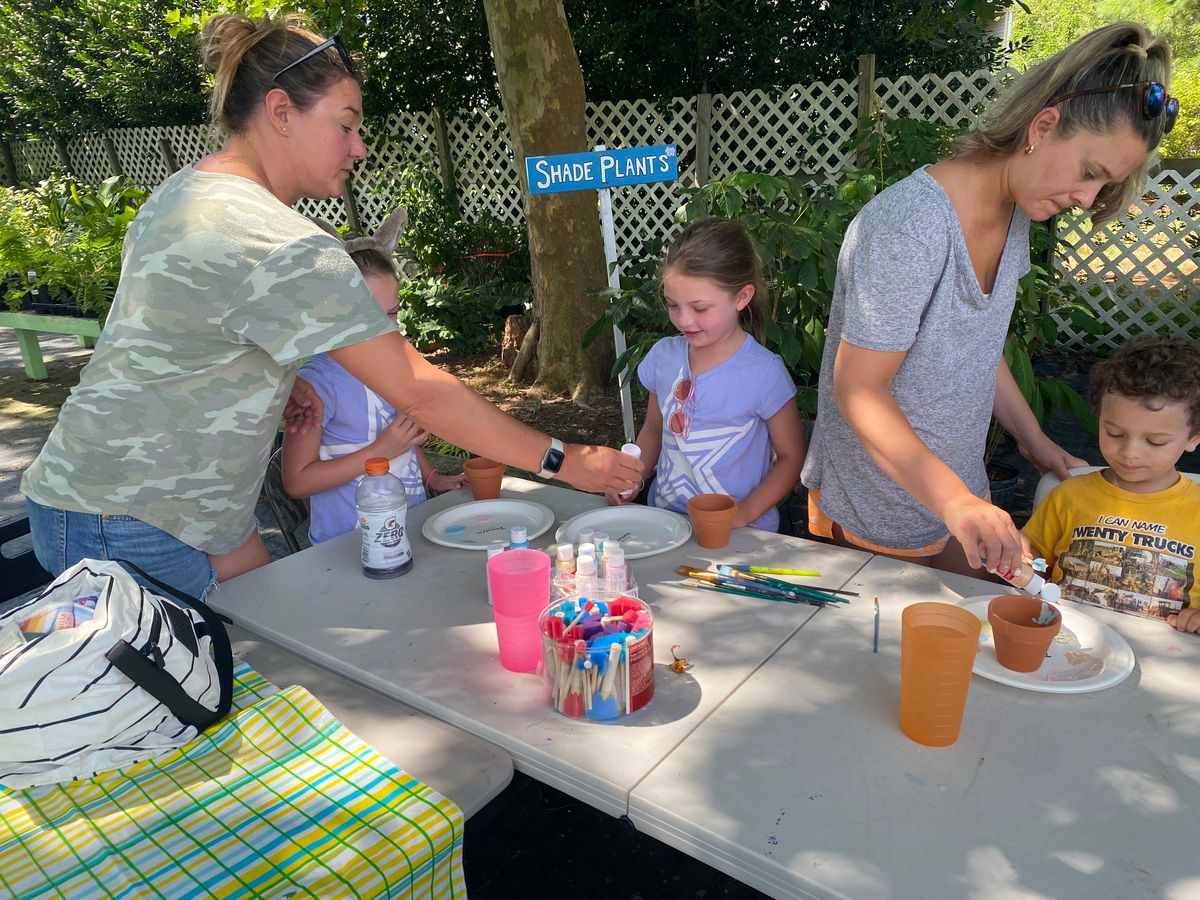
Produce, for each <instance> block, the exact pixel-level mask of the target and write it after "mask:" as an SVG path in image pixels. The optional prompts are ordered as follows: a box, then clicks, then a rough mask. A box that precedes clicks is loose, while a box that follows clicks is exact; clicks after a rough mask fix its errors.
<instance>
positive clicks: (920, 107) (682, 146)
mask: <svg viewBox="0 0 1200 900" xmlns="http://www.w3.org/2000/svg"><path fill="white" fill-rule="evenodd" d="M1011 74H1012V72H1011V70H1006V71H1004V72H999V73H993V72H990V71H988V70H986V69H984V70H979V71H977V72H971V73H961V72H957V73H950V74H949V75H944V76H938V75H925V76H921V77H911V76H903V77H900V78H896V79H887V78H876V79H875V80H874V83H873V88H874V90H875V95H876V108H877V109H879V110H881V111H883V112H886V113H888V114H890V115H894V116H902V115H905V116H912V117H914V118H919V119H926V120H931V121H935V122H940V123H942V124H945V125H948V126H951V127H954V128H964V127H967V126H969V125H972V124H974V123H975V122H976V121H977V119H978V117H979V115H980V114H981V112H982V110H983V109H984V107H985V105H986V103H987V101H988V99H989V98H990V97H991V96H992V95H994V94H995V93H996V92H997V91H998V90H999V89H1001V88H1002V87H1003V85H1004V83H1005V81H1006V80H1007V79H1008V78H1009V77H1010V76H1011ZM709 108H710V111H711V115H710V118H709V127H708V132H707V147H708V175H709V177H722V176H724V175H728V174H730V173H732V172H735V171H746V170H757V171H769V172H777V173H785V174H796V173H804V174H810V175H813V176H814V177H818V178H821V177H825V178H829V177H836V176H837V174H838V173H839V172H840V171H842V170H844V169H845V168H846V166H847V165H849V164H850V163H851V162H852V158H851V157H850V155H849V154H848V151H847V148H846V144H847V141H848V139H849V138H850V137H851V136H852V135H853V133H854V129H855V127H856V123H857V119H858V115H859V110H858V96H857V85H856V84H855V83H854V82H850V81H844V80H837V81H833V82H829V83H814V84H808V85H795V86H793V87H791V88H788V89H786V90H783V91H780V92H764V91H748V92H737V93H732V94H728V95H721V94H717V95H713V96H712V97H711V98H710V107H709ZM699 127H700V125H699V117H698V112H697V100H696V98H674V99H672V100H671V101H669V102H666V103H662V104H656V103H653V102H651V101H646V100H634V101H619V102H605V103H597V104H589V106H588V110H587V130H588V141H589V144H590V145H594V144H597V143H603V144H606V145H607V146H609V147H633V146H645V145H650V144H660V143H674V144H676V145H677V146H678V147H679V174H680V177H679V180H678V181H677V182H675V183H670V184H667V183H660V184H650V185H640V186H638V187H635V188H630V189H621V190H618V191H615V192H614V194H613V213H614V219H615V223H616V229H617V244H618V250H619V251H620V252H629V251H635V250H637V249H639V248H641V247H642V246H643V245H644V244H645V242H646V241H649V240H652V239H654V238H657V237H665V236H666V235H668V234H669V233H670V232H671V231H672V229H673V217H674V214H675V212H676V210H677V209H678V208H679V206H680V204H681V203H682V200H683V197H684V190H685V189H686V188H687V187H688V186H690V185H693V184H695V181H696V178H697V154H698V153H699V146H698V145H699V144H700V143H702V142H703V140H704V138H703V136H701V135H698V134H697V129H698V128H699ZM109 135H110V137H111V138H112V140H113V142H114V144H115V146H116V150H117V156H118V158H119V160H120V162H121V166H122V168H123V169H124V171H125V172H126V174H127V175H129V176H130V178H131V179H132V180H133V181H134V182H135V183H137V184H139V185H141V186H142V187H145V188H154V187H155V186H157V185H158V184H159V183H160V182H161V181H162V180H163V179H164V178H165V177H166V175H167V173H168V165H167V162H166V155H165V154H164V152H163V148H162V142H163V141H164V140H165V141H166V142H168V144H169V146H170V151H171V152H170V154H169V155H171V156H173V157H174V159H175V161H176V163H177V164H178V165H185V164H187V163H189V162H193V161H195V160H197V159H199V158H200V157H201V156H203V155H204V154H205V153H207V152H209V150H210V149H211V148H212V147H213V146H214V142H213V141H212V139H211V132H210V129H209V128H207V127H206V126H174V127H162V128H127V129H120V130H114V131H112V132H109ZM446 137H447V141H448V144H449V154H450V164H451V167H452V169H453V172H454V180H455V184H456V188H457V192H458V196H459V205H460V212H461V214H462V215H463V216H464V218H467V219H472V220H474V219H479V218H480V217H482V216H484V215H492V216H495V217H497V218H498V219H501V220H502V221H507V222H520V221H521V220H522V218H523V206H522V196H521V187H520V178H519V175H518V161H517V160H515V159H514V158H513V153H512V147H511V142H510V140H509V134H508V128H507V124H506V122H505V118H504V114H503V111H502V110H500V109H496V108H491V109H483V110H469V111H461V112H460V113H459V114H458V115H456V116H453V117H451V118H450V119H449V121H448V122H447V123H446ZM364 139H365V140H366V142H367V145H368V149H369V155H368V158H367V160H366V161H365V162H364V163H363V164H362V165H360V166H359V168H358V172H357V173H356V179H355V197H356V200H357V205H358V209H359V215H360V219H361V221H362V223H363V225H364V227H367V228H375V227H377V226H378V224H379V223H380V221H382V219H383V217H384V216H386V215H387V213H388V212H390V211H391V209H392V208H393V207H394V205H395V203H396V198H395V196H394V190H393V188H392V184H393V183H394V182H393V180H392V179H393V177H394V175H395V173H396V170H397V169H398V168H400V167H404V166H410V165H422V166H427V167H429V168H431V169H434V170H436V169H437V167H438V166H439V165H440V164H442V163H439V159H440V155H439V151H438V141H437V123H436V119H435V117H434V115H433V114H431V113H426V112H415V113H413V112H403V113H393V114H391V115H389V116H388V117H387V118H386V119H385V120H383V121H377V122H371V123H368V125H367V126H366V127H365V128H364ZM13 151H14V158H15V162H16V165H17V168H18V169H19V170H21V175H22V177H23V178H27V179H31V180H35V181H36V180H40V179H42V178H45V177H46V176H47V175H48V174H50V172H51V171H53V170H56V169H59V168H60V167H61V162H60V160H59V157H58V153H57V151H56V149H55V146H54V144H53V142H51V141H47V140H42V141H29V142H25V143H20V144H15V145H14V147H13ZM68 156H69V157H70V159H71V164H72V169H73V170H74V172H73V174H75V175H77V176H80V177H83V178H86V179H87V180H90V181H100V180H102V179H103V178H104V177H107V175H109V174H111V172H110V166H109V163H108V159H107V155H106V153H105V152H104V146H103V141H102V139H101V138H100V137H99V136H95V135H84V136H80V137H77V138H75V139H73V140H72V141H70V142H69V144H68ZM1196 177H1197V176H1192V180H1191V181H1189V180H1188V179H1187V178H1186V177H1184V176H1181V175H1180V174H1179V173H1177V172H1163V173H1161V174H1160V175H1158V176H1157V177H1156V178H1155V179H1154V180H1153V182H1152V183H1151V185H1150V188H1149V192H1148V195H1147V200H1146V202H1145V203H1143V204H1142V206H1141V207H1139V209H1138V210H1137V213H1136V215H1135V216H1133V217H1131V218H1128V219H1125V220H1122V222H1120V223H1116V224H1113V225H1110V226H1107V227H1106V228H1103V229H1098V230H1096V232H1095V233H1093V232H1091V231H1090V230H1088V229H1086V228H1085V225H1084V221H1083V220H1076V219H1072V218H1070V217H1062V218H1060V220H1059V234H1060V237H1062V238H1064V240H1065V241H1066V242H1067V244H1068V250H1067V252H1066V253H1065V254H1064V255H1063V256H1061V257H1060V258H1058V259H1056V261H1055V264H1056V265H1057V266H1058V267H1059V269H1060V270H1061V271H1063V272H1064V273H1065V274H1066V275H1067V276H1069V278H1070V279H1072V280H1073V282H1074V283H1075V284H1077V285H1078V287H1079V289H1080V290H1081V291H1082V292H1083V293H1084V294H1085V295H1086V297H1087V298H1088V302H1090V303H1092V304H1093V305H1094V306H1095V307H1096V309H1097V310H1098V312H1099V315H1100V316H1101V319H1102V321H1103V322H1105V324H1106V325H1107V326H1108V327H1109V329H1110V334H1109V335H1108V336H1100V337H1093V336H1091V335H1081V334H1076V333H1075V332H1074V331H1073V330H1072V329H1071V327H1070V324H1069V323H1067V322H1063V323H1062V332H1061V333H1063V334H1066V335H1068V336H1069V337H1068V339H1067V340H1068V343H1067V346H1069V347H1073V348H1078V347H1085V348H1096V347H1103V346H1114V345H1116V344H1117V343H1119V342H1120V341H1121V340H1123V339H1124V338H1125V337H1126V336H1128V335H1130V334H1133V333H1137V332H1139V331H1146V330H1154V331H1158V330H1167V329H1174V330H1177V331H1183V332H1188V333H1198V332H1200V301H1198V300H1197V296H1198V294H1200V273H1198V272H1197V269H1196V262H1197V257H1196V241H1197V237H1196V235H1197V225H1200V212H1198V210H1200V199H1198V198H1200V189H1198V188H1197V183H1196ZM299 209H300V210H301V212H304V213H305V214H308V215H319V216H322V217H323V218H326V219H328V220H329V221H331V222H333V223H334V224H337V225H344V224H346V222H347V216H346V209H345V205H344V204H343V202H342V200H341V199H340V198H338V199H334V200H327V201H307V200H306V201H303V202H302V203H301V204H300V205H299Z"/></svg>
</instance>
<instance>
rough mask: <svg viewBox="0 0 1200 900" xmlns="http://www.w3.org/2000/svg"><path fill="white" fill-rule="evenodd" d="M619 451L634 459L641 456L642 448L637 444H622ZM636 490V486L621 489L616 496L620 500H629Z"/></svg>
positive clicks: (635, 494)
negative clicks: (625, 489)
mask: <svg viewBox="0 0 1200 900" xmlns="http://www.w3.org/2000/svg"><path fill="white" fill-rule="evenodd" d="M621 452H622V453H624V454H626V455H627V456H632V457H633V458H634V459H641V458H642V448H641V447H639V446H638V445H637V444H622V445H621ZM638 490H639V489H638V488H630V489H629V490H627V491H621V493H619V494H617V496H618V497H620V498H621V499H622V500H631V499H633V498H634V497H636V496H637V493H638Z"/></svg>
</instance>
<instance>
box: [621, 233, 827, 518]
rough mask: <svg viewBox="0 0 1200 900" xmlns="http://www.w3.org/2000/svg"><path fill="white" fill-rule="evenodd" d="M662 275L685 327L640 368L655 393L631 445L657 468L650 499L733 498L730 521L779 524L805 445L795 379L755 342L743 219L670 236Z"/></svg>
mask: <svg viewBox="0 0 1200 900" xmlns="http://www.w3.org/2000/svg"><path fill="white" fill-rule="evenodd" d="M662 282H663V295H664V296H665V298H666V301H667V311H668V314H669V315H670V317H671V324H673V325H674V326H675V327H676V328H678V329H679V331H680V334H679V335H678V336H672V337H667V338H663V339H662V340H661V341H659V342H658V343H657V344H655V345H654V346H653V347H652V348H651V350H650V352H649V353H648V354H646V358H645V359H643V360H642V362H641V364H640V365H639V366H638V378H639V379H640V380H641V382H642V385H643V386H644V387H645V388H646V390H648V391H649V392H650V400H649V404H648V405H647V409H646V421H645V423H643V425H642V430H641V432H639V434H638V437H637V444H638V446H639V447H640V448H641V450H642V455H641V459H642V463H643V465H644V466H645V473H646V475H648V474H649V472H650V471H651V470H652V469H653V468H654V467H655V465H656V464H657V468H658V472H657V476H656V478H655V479H654V483H653V484H652V485H651V487H650V503H651V504H652V505H654V506H659V507H663V508H666V509H671V510H675V511H676V512H686V511H687V501H688V498H689V497H694V496H696V495H697V494H714V493H715V494H728V495H729V496H731V497H733V498H734V499H735V500H737V502H738V508H737V516H736V517H735V518H734V523H733V524H734V526H736V527H741V526H745V525H749V526H751V527H753V528H763V529H767V530H770V531H774V530H775V529H776V528H777V527H778V525H779V513H778V512H777V511H776V509H775V504H776V503H778V502H779V501H780V500H782V499H783V498H784V497H785V496H787V494H788V492H789V491H791V490H792V488H793V487H794V486H795V484H796V482H797V481H798V480H799V478H800V470H801V468H802V467H803V465H804V448H805V441H804V428H803V426H802V425H801V422H800V413H799V410H798V409H797V408H796V404H795V402H794V400H793V398H794V397H795V394H796V386H795V384H794V383H793V382H792V378H791V375H789V374H788V371H787V368H786V367H785V366H784V364H783V360H782V359H780V358H779V357H778V356H777V355H776V354H774V353H771V352H770V351H769V350H766V349H764V348H763V347H762V345H761V344H759V342H758V341H757V340H755V335H758V336H761V334H762V329H763V304H764V303H765V302H766V290H765V288H764V286H763V277H762V261H761V260H760V259H759V258H758V254H757V253H756V252H755V250H754V244H753V243H752V242H751V240H750V237H749V235H748V234H747V233H746V229H745V228H744V227H743V226H742V223H741V222H737V221H728V220H724V219H704V220H702V221H699V222H694V223H692V224H691V225H689V226H688V227H687V228H685V229H684V230H683V232H682V233H681V234H680V235H679V237H678V238H676V239H675V241H674V243H673V244H672V245H671V247H670V250H669V251H668V252H667V256H666V260H665V261H664V263H663V271H662ZM748 332H749V333H748ZM772 450H774V462H772ZM606 496H607V498H608V501H609V503H612V504H618V503H622V502H625V501H624V500H623V499H622V498H621V497H619V496H617V495H616V494H611V493H610V494H608V495H606Z"/></svg>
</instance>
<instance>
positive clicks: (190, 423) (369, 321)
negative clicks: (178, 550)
mask: <svg viewBox="0 0 1200 900" xmlns="http://www.w3.org/2000/svg"><path fill="white" fill-rule="evenodd" d="M391 331H395V326H394V325H393V324H391V323H389V322H388V320H387V319H386V318H385V317H384V315H383V313H382V312H381V311H380V309H379V307H378V305H377V304H376V303H375V301H374V300H373V299H372V298H371V294H370V292H369V291H368V289H367V286H366V282H365V281H364V280H363V278H362V275H361V274H360V273H359V271H358V268H357V267H356V266H355V265H354V263H353V262H352V261H351V260H350V257H349V256H348V255H347V254H346V252H345V250H343V249H342V245H341V242H340V241H338V240H337V239H336V238H334V237H332V236H331V235H328V234H326V233H325V232H323V231H321V230H320V229H319V228H317V227H316V226H315V225H313V224H312V223H311V222H310V221H308V220H307V219H306V218H304V217H303V216H301V215H300V214H299V213H297V212H295V211H294V210H292V209H290V208H289V207H287V206H285V205H283V204H282V203H280V201H279V200H277V199H276V198H275V197H274V195H272V194H271V193H270V192H268V191H267V190H266V189H264V188H263V187H261V186H260V185H258V184H256V183H254V182H252V181H250V180H248V179H245V178H240V177H237V176H233V175H223V174H218V173H212V172H199V171H197V170H196V169H195V168H193V167H190V166H189V167H188V168H185V169H183V170H181V171H180V172H178V173H176V174H175V175H173V176H172V177H171V178H169V179H167V180H166V181H165V182H163V183H162V185H160V186H159V188H158V189H157V190H156V191H155V192H154V194H153V196H151V198H150V199H149V200H148V201H147V202H146V204H145V206H144V207H143V208H142V210H141V211H140V213H139V214H138V216H137V218H136V219H135V220H134V221H133V223H132V224H131V225H130V228H129V232H128V234H127V235H126V238H125V245H124V248H123V253H122V269H121V281H120V285H119V287H118V288H117V294H116V298H115V300H114V302H113V306H112V310H111V312H110V313H109V317H108V321H107V322H106V324H105V326H104V330H103V333H102V334H101V336H100V339H99V341H98V342H97V344H96V349H95V351H94V353H93V354H92V358H91V361H90V362H89V363H88V365H87V367H86V368H85V369H84V370H83V374H82V376H81V378H80V382H79V385H78V387H76V388H75V389H74V390H73V391H72V392H71V396H70V397H69V398H68V399H67V402H66V403H65V404H64V405H63V408H62V411H61V413H60V415H59V418H58V424H57V425H56V426H55V428H54V431H53V432H52V433H51V435H50V438H49V439H48V440H47V441H46V445H45V447H43V448H42V452H41V454H40V455H39V456H38V458H37V459H36V460H34V463H33V465H32V466H30V467H29V469H28V471H26V473H25V477H24V478H23V479H22V481H21V490H22V491H24V492H25V494H26V495H27V496H29V497H32V498H33V499H34V500H36V501H37V502H38V503H41V504H42V505H44V506H50V507H56V508H59V509H67V510H73V511H76V512H85V513H105V514H109V515H130V516H134V517H136V518H138V519H141V520H142V521H144V522H147V523H149V524H151V525H154V526H155V527H157V528H161V529H162V530H163V531H166V532H167V533H168V534H172V535H174V536H175V537H177V538H179V539H180V540H181V541H183V542H184V543H186V544H189V545H191V546H192V547H196V548H198V549H200V550H204V551H206V552H208V553H214V554H216V553H225V552H228V551H230V550H233V549H234V548H236V547H238V546H240V545H241V544H242V543H243V542H244V541H245V540H246V538H247V537H249V536H250V534H251V532H252V530H253V528H254V504H255V500H256V498H257V496H258V491H259V488H260V486H261V484H262V480H263V476H264V473H265V472H266V467H267V460H268V457H269V456H270V451H271V445H272V441H273V439H274V435H275V431H276V428H277V425H278V422H279V416H280V413H281V412H282V409H283V405H284V403H285V402H286V400H287V396H288V393H289V392H290V390H291V385H292V379H293V377H294V376H295V370H296V368H297V366H296V364H297V363H298V362H299V361H301V360H303V359H305V358H307V357H308V356H311V355H313V354H315V353H321V352H324V351H327V350H332V349H335V348H337V347H342V346H345V345H347V344H353V343H356V342H358V341H363V340H366V339H368V338H373V337H376V336H378V335H382V334H387V333H388V332H391Z"/></svg>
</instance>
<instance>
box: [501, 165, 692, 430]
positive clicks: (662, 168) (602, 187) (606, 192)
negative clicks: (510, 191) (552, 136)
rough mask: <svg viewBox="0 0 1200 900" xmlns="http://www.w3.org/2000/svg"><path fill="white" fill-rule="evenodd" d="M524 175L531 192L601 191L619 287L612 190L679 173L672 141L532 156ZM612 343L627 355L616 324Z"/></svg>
mask: <svg viewBox="0 0 1200 900" xmlns="http://www.w3.org/2000/svg"><path fill="white" fill-rule="evenodd" d="M525 175H526V181H527V183H528V184H529V193H530V194H553V193H558V192H559V191H586V190H595V191H597V192H598V193H599V195H600V233H601V235H602V236H603V238H604V264H605V268H606V269H607V270H608V286H609V287H610V288H612V289H613V290H617V289H619V288H620V287H621V271H620V269H619V267H618V266H617V233H616V229H615V228H614V227H613V213H612V195H611V189H612V188H614V187H620V186H622V185H628V184H647V183H650V182H654V181H674V180H675V179H676V178H678V177H679V161H678V159H677V157H676V155H675V146H674V145H673V144H661V145H659V146H655V147H633V148H630V149H626V150H607V149H605V147H604V145H603V144H597V145H596V149H595V151H594V152H592V153H564V154H562V155H560V156H530V157H526V159H525ZM613 346H614V349H615V350H616V353H617V358H618V359H620V358H621V357H622V356H623V355H624V354H625V350H626V347H625V332H623V331H622V330H621V329H620V327H618V326H617V325H615V324H614V325H613ZM631 379H632V373H631V372H630V371H629V369H628V368H627V367H626V368H623V369H621V371H620V372H619V373H618V375H617V380H618V384H619V386H620V391H621V421H622V424H623V425H624V427H625V440H626V441H633V439H634V437H635V434H634V430H633V387H632V384H631Z"/></svg>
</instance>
